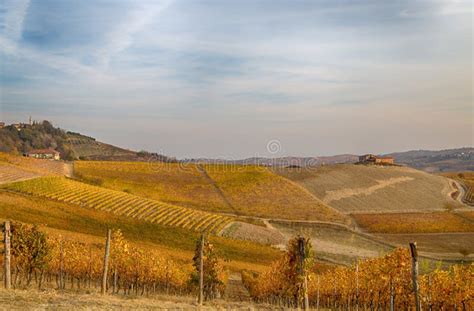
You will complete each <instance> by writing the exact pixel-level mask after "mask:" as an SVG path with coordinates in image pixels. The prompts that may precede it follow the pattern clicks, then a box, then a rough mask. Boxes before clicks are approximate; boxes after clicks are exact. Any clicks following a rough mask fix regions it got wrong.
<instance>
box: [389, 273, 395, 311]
mask: <svg viewBox="0 0 474 311" xmlns="http://www.w3.org/2000/svg"><path fill="white" fill-rule="evenodd" d="M394 310H395V293H394V288H393V280H392V279H390V311H394Z"/></svg>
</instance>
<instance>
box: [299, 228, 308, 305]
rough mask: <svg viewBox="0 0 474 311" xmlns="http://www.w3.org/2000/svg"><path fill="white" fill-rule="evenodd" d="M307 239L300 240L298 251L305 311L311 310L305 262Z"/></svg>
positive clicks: (301, 238)
mask: <svg viewBox="0 0 474 311" xmlns="http://www.w3.org/2000/svg"><path fill="white" fill-rule="evenodd" d="M305 242H306V241H305V238H304V237H299V238H298V250H299V253H300V256H299V257H300V276H301V277H302V278H303V297H304V305H303V306H304V310H309V299H308V278H307V276H306V271H305V266H304V261H305V259H306V250H305Z"/></svg>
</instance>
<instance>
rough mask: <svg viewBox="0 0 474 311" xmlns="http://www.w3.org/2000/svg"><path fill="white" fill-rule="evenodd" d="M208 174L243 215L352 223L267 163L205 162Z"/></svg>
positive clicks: (204, 166)
mask: <svg viewBox="0 0 474 311" xmlns="http://www.w3.org/2000/svg"><path fill="white" fill-rule="evenodd" d="M203 169H204V170H205V171H206V173H207V175H208V176H209V177H210V178H211V179H212V180H213V181H214V182H215V184H216V185H217V187H218V188H219V189H220V191H222V193H223V195H224V196H225V197H226V198H227V200H228V201H229V203H230V204H231V206H232V207H233V208H234V209H235V211H236V212H237V213H239V214H241V215H249V216H258V217H270V218H284V219H293V220H322V221H334V222H339V223H348V222H349V220H348V218H347V217H345V216H344V215H342V214H340V213H339V212H338V211H336V210H334V209H332V208H331V207H329V206H327V205H325V204H324V203H323V202H321V201H320V200H319V199H317V198H315V197H314V196H313V195H311V194H310V193H309V192H308V191H306V190H305V189H304V188H302V187H300V186H299V185H297V184H294V183H293V182H291V181H289V180H287V179H285V178H282V177H280V176H278V175H276V174H274V173H273V172H272V171H270V170H269V169H268V168H266V167H261V166H255V165H230V166H226V165H203Z"/></svg>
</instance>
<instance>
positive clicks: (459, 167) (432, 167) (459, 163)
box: [387, 147, 474, 173]
mask: <svg viewBox="0 0 474 311" xmlns="http://www.w3.org/2000/svg"><path fill="white" fill-rule="evenodd" d="M387 156H392V157H394V158H395V162H398V163H401V164H405V165H408V166H410V167H413V168H416V169H420V170H424V171H427V172H433V173H434V172H452V171H474V148H470V147H466V148H459V149H446V150H440V151H431V150H412V151H407V152H396V153H390V154H387Z"/></svg>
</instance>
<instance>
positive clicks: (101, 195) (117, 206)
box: [3, 177, 232, 234]
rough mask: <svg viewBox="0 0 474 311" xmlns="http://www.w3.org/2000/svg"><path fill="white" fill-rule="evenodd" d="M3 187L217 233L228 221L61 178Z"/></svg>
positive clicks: (168, 224) (48, 178)
mask: <svg viewBox="0 0 474 311" xmlns="http://www.w3.org/2000/svg"><path fill="white" fill-rule="evenodd" d="M3 188H4V189H7V190H10V191H16V192H20V193H26V194H29V195H33V196H39V197H45V198H48V199H53V200H56V201H60V202H66V203H69V204H75V205H78V206H81V207H88V208H94V209H96V210H100V211H106V212H111V213H114V214H117V215H121V216H126V217H132V218H135V219H139V220H144V221H147V222H151V223H157V224H161V225H166V226H174V227H181V228H184V229H190V230H194V231H208V232H212V233H216V234H217V233H219V232H220V231H221V230H222V229H223V228H224V227H225V226H226V225H227V224H229V223H230V222H232V218H230V217H226V216H221V215H216V214H210V213H206V212H202V211H197V210H193V209H189V208H185V207H179V206H174V205H171V204H167V203H162V202H158V201H155V200H150V199H146V198H142V197H139V196H135V195H131V194H128V193H125V192H120V191H114V190H109V189H104V188H101V187H97V186H92V185H88V184H84V183H81V182H78V181H74V180H71V179H67V178H63V177H43V178H36V179H32V180H27V181H22V182H17V183H12V184H7V185H4V186H3Z"/></svg>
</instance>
